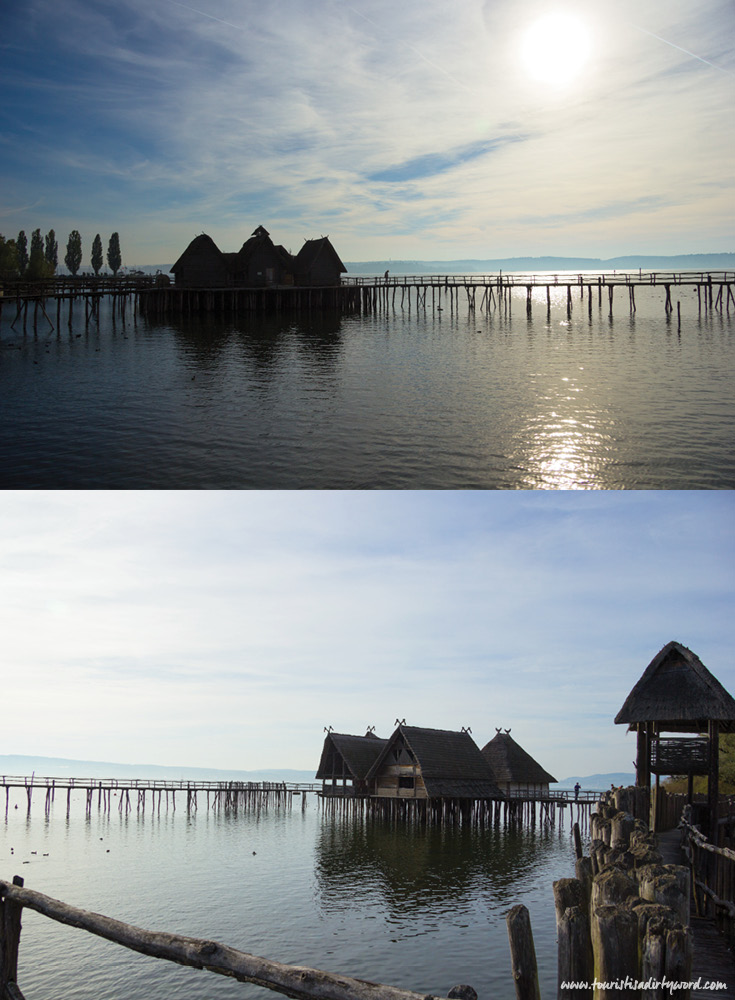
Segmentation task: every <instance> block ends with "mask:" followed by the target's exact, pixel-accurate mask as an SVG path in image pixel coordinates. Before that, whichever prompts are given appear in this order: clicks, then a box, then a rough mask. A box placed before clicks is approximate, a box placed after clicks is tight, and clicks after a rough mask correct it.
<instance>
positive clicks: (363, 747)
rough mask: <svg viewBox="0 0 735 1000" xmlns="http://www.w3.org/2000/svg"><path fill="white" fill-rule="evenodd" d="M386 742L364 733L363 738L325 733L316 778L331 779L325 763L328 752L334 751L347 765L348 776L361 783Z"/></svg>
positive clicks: (373, 734) (371, 734)
mask: <svg viewBox="0 0 735 1000" xmlns="http://www.w3.org/2000/svg"><path fill="white" fill-rule="evenodd" d="M387 742H388V741H387V740H381V739H380V737H379V736H376V735H375V733H366V734H365V736H350V735H348V734H346V733H327V735H326V738H325V740H324V747H323V749H322V757H321V760H320V761H319V768H318V770H317V772H316V777H317V778H331V777H332V774H331V771H329V770H328V769H327V761H328V758H329V754H330V750H332V749H334V750H335V751H336V752H337V753H338V754H339V756H340V757H341V758H342V759H343V760H344V762H345V764H346V765H347V769H348V770H349V772H350V776H351V777H352V778H353V779H356V780H357V781H362V780H363V779H364V778H365V776H366V775H367V773H368V771H369V770H370V768H371V766H372V765H373V764H374V762H375V759H376V757H377V756H378V754H379V753H380V752H381V750H382V749H383V747H384V746H385V745H386V744H387Z"/></svg>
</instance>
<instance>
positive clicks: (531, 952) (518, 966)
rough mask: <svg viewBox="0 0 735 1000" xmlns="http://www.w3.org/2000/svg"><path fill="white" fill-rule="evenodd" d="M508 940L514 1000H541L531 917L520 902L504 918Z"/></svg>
mask: <svg viewBox="0 0 735 1000" xmlns="http://www.w3.org/2000/svg"><path fill="white" fill-rule="evenodd" d="M505 921H506V924H507V925H508V939H509V941H510V961H511V968H512V971H513V982H514V983H515V988H516V1000H541V994H540V992H539V985H538V966H537V964H536V949H535V948H534V944H533V934H532V932H531V919H530V917H529V915H528V910H527V909H526V907H525V906H523V904H522V903H519V904H518V905H517V906H514V907H513V908H512V909H511V910H509V911H508V914H507V915H506V918H505Z"/></svg>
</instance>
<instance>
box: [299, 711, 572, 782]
mask: <svg viewBox="0 0 735 1000" xmlns="http://www.w3.org/2000/svg"><path fill="white" fill-rule="evenodd" d="M316 777H317V779H319V780H321V781H322V793H323V794H324V795H325V796H331V797H334V796H342V797H350V796H351V797H357V796H361V797H369V798H373V799H401V800H409V799H413V800H424V801H426V800H430V801H441V800H447V799H463V800H467V799H471V800H475V801H477V800H480V799H493V800H499V799H505V798H507V797H513V798H515V797H523V798H525V799H536V798H545V797H548V795H549V782H552V781H556V779H555V778H554V777H553V776H552V775H551V774H549V773H548V772H547V771H545V770H544V769H543V768H542V767H541V765H540V764H538V763H537V762H536V761H535V760H534V759H533V757H531V756H530V754H528V753H526V751H525V750H524V749H523V748H522V747H520V746H519V745H518V744H517V743H516V742H515V740H513V739H512V738H511V736H510V734H509V731H508V732H506V733H501V732H500V731H498V734H497V735H496V736H495V738H494V739H493V740H491V741H490V742H489V743H488V744H487V745H486V746H485V747H484V748H483V750H480V749H479V747H478V746H477V744H476V743H475V741H474V740H473V739H472V736H471V735H470V733H469V731H467V730H464V729H463V730H461V731H460V732H454V731H451V730H445V729H426V728H421V727H419V726H407V725H405V723H401V724H400V725H398V727H397V728H396V730H395V732H394V733H393V735H392V736H391V737H390V739H388V740H383V739H378V738H377V737H376V736H375V735H374V734H373V733H372V732H370V731H369V732H368V733H367V734H366V735H365V736H349V735H345V734H342V733H333V732H328V733H327V736H326V738H325V740H324V748H323V750H322V757H321V760H320V762H319V769H318V771H317V774H316Z"/></svg>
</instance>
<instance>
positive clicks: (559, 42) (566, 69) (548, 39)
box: [521, 12, 591, 88]
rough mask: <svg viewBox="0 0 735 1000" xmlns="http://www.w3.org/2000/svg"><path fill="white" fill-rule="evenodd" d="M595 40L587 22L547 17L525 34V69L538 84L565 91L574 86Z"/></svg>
mask: <svg viewBox="0 0 735 1000" xmlns="http://www.w3.org/2000/svg"><path fill="white" fill-rule="evenodd" d="M590 48H591V38H590V34H589V31H588V30H587V28H586V27H585V25H584V24H583V22H582V21H581V20H580V19H579V18H577V17H574V15H572V14H565V13H561V12H557V13H552V14H546V15H544V16H543V17H540V18H539V19H538V20H537V21H535V22H534V23H533V24H532V25H531V26H530V27H529V28H528V29H527V31H526V32H525V34H524V35H523V38H522V42H521V58H522V60H523V66H524V68H525V70H526V72H527V73H528V75H529V76H531V77H532V78H533V79H534V80H538V81H539V82H540V83H544V84H546V85H547V86H551V87H555V88H562V87H567V86H569V85H570V84H572V83H573V82H574V81H575V80H576V79H577V77H578V76H579V75H580V73H581V72H582V70H583V68H584V66H585V64H586V63H587V61H588V59H589V56H590Z"/></svg>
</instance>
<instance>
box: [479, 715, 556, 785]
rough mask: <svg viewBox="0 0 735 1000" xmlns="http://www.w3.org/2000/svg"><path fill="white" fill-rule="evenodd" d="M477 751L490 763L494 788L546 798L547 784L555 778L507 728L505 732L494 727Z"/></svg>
mask: <svg viewBox="0 0 735 1000" xmlns="http://www.w3.org/2000/svg"><path fill="white" fill-rule="evenodd" d="M481 753H482V755H483V757H484V758H485V760H486V761H487V762H488V764H489V765H490V770H491V771H492V773H493V777H494V779H495V783H496V784H497V786H498V788H499V789H500V790H501V792H503V793H504V794H505V795H507V796H508V797H509V798H524V799H541V798H547V797H548V795H549V783H550V782H555V781H556V778H555V777H554V776H553V775H551V774H549V772H548V771H545V770H544V769H543V767H541V765H540V764H539V763H538V761H535V760H534V759H533V757H532V756H531V755H530V753H527V752H526V751H525V750H524V749H523V747H522V746H519V744H518V743H516V741H515V740H514V739H513V737H512V736H511V735H510V729H506V731H505V732H501V731H500V730H499V729H498V730H497V732H496V735H495V736H494V737H493V738H492V739H491V740H490V742H489V743H486V744H485V746H484V747H483V748H482V751H481Z"/></svg>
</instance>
